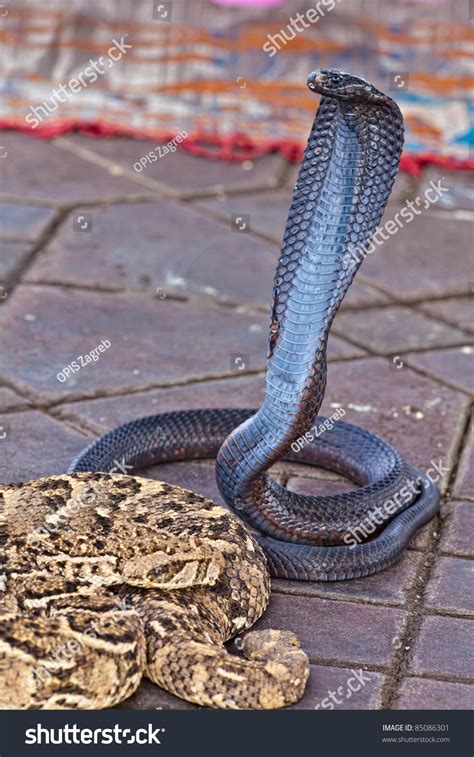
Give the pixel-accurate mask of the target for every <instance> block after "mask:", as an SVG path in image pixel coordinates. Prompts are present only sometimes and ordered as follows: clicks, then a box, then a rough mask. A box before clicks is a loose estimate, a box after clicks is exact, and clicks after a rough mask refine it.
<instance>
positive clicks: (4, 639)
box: [0, 473, 309, 709]
mask: <svg viewBox="0 0 474 757" xmlns="http://www.w3.org/2000/svg"><path fill="white" fill-rule="evenodd" d="M0 505H1V506H0V556H1V558H2V559H1V566H0V567H1V578H0V708H1V709H17V708H21V709H31V708H35V709H37V708H39V709H97V708H103V707H111V706H113V705H114V704H117V703H118V702H121V701H122V700H123V699H126V698H127V697H129V696H130V695H131V694H133V692H134V691H135V690H136V689H137V687H138V685H139V684H140V681H141V679H142V676H143V675H145V676H147V677H148V678H149V679H150V680H151V681H153V682H155V683H157V684H158V685H159V686H161V687H163V688H165V689H166V690H167V691H169V692H171V693H173V694H176V695H177V696H179V697H182V698H183V699H187V700H189V701H190V702H194V703H195V704H198V705H203V706H207V707H219V708H230V709H234V708H239V709H247V708H252V709H269V708H276V707H282V706H284V705H288V704H291V703H292V702H295V701H297V700H298V699H300V697H301V696H302V694H303V691H304V687H305V684H306V680H307V677H308V672H309V663H308V658H307V656H306V654H305V653H304V652H303V651H302V650H301V649H300V647H299V643H298V640H297V639H296V637H295V636H294V635H293V634H292V633H290V632H287V631H275V630H265V631H251V632H250V633H247V634H246V635H245V636H244V637H243V639H242V641H241V651H242V654H243V656H242V657H239V656H237V655H232V654H229V653H228V652H227V650H226V649H225V647H224V642H225V641H227V640H228V639H229V638H231V637H232V636H235V635H236V634H241V633H243V632H245V631H246V630H247V629H248V628H250V626H252V625H253V623H254V622H255V621H256V620H257V619H258V618H259V617H260V615H261V614H262V612H263V611H264V610H265V607H266V605H267V602H268V597H269V588H270V586H269V583H270V582H269V576H268V569H267V566H266V561H265V557H264V555H263V552H262V550H261V548H260V547H259V545H258V544H257V543H256V542H255V541H254V539H252V537H251V536H250V535H249V533H248V531H247V529H246V528H245V526H244V525H243V524H242V523H241V521H240V520H239V519H238V518H236V517H235V516H234V515H232V514H231V513H229V512H228V511H227V510H225V509H224V508H223V507H220V506H218V505H215V504H214V503H213V502H210V501H209V500H206V499H204V498H203V497H200V496H198V495H197V494H194V493H193V492H189V491H186V490H184V489H181V488H179V487H176V486H169V485H168V484H164V483H162V482H159V481H151V480H147V479H144V478H135V477H132V476H124V475H120V474H114V475H110V474H103V473H100V474H99V473H78V474H73V475H62V476H51V477H49V478H43V479H39V480H37V481H32V482H30V483H27V484H12V485H10V486H3V487H0Z"/></svg>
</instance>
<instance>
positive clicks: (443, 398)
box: [0, 132, 474, 709]
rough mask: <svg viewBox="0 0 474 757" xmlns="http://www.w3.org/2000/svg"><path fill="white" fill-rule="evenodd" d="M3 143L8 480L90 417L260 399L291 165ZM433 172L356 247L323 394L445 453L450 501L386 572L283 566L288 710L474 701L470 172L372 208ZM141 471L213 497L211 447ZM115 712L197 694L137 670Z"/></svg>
mask: <svg viewBox="0 0 474 757" xmlns="http://www.w3.org/2000/svg"><path fill="white" fill-rule="evenodd" d="M0 141H1V142H2V150H1V151H0V152H1V154H2V155H4V154H5V153H6V156H5V157H4V158H2V160H1V161H0V169H1V177H2V181H1V187H0V192H1V194H0V216H1V219H2V225H1V232H0V236H1V242H0V245H1V255H0V286H1V288H0V320H1V334H0V378H1V383H2V386H1V387H0V413H1V415H0V445H1V451H2V454H1V457H0V481H2V482H10V481H23V480H27V479H30V478H34V477H38V476H40V475H49V474H53V473H59V472H63V471H64V470H65V469H66V467H67V466H68V464H69V462H70V461H71V459H72V458H73V457H74V455H76V453H77V452H79V450H81V449H82V448H83V447H84V446H85V444H86V443H87V442H88V441H89V440H90V439H91V438H93V437H94V436H95V435H96V434H97V433H99V432H101V431H103V430H104V429H108V428H111V427H112V426H114V425H116V424H118V423H122V422H124V421H126V420H129V419H132V418H136V417H139V416H142V415H148V414H151V413H155V412H159V411H163V410H169V409H178V408H182V409H185V408H192V407H205V406H208V407H210V406H214V407H219V406H235V407H239V406H240V407H246V406H252V405H257V404H258V403H259V401H260V399H261V397H262V387H263V370H264V359H265V354H266V342H267V328H268V305H269V301H270V297H271V285H272V279H273V271H274V267H275V263H276V259H277V255H278V248H279V240H280V237H281V234H282V230H283V226H284V222H285V219H286V213H287V210H288V205H289V199H290V195H291V190H292V185H293V183H294V180H295V169H294V167H292V166H289V165H287V164H285V162H284V161H283V160H282V159H281V158H280V157H277V156H270V157H265V158H263V159H260V160H258V161H257V162H255V163H254V164H252V163H250V162H244V163H242V164H232V165H230V164H224V163H220V162H213V161H204V160H202V159H199V158H195V157H192V156H190V155H187V154H185V153H181V152H176V153H174V154H167V155H165V156H163V157H162V158H160V160H158V161H157V162H155V163H153V164H151V165H150V166H148V167H147V168H146V169H145V170H144V171H143V172H142V173H140V174H139V173H136V172H135V171H134V169H133V164H134V163H135V162H136V161H137V160H139V158H140V157H141V156H143V155H145V154H146V153H147V152H148V151H149V150H151V149H153V148H154V147H155V145H154V143H151V142H150V143H148V142H139V141H129V140H125V139H119V138H116V139H107V140H93V139H87V138H83V137H80V136H69V137H63V138H59V139H57V140H55V141H54V142H49V143H48V142H42V141H39V140H38V139H35V138H32V137H27V136H23V135H20V134H17V133H5V132H4V133H2V135H1V140H0ZM442 175H443V177H444V178H443V185H444V186H447V187H449V191H447V192H445V193H444V194H443V195H442V197H441V198H440V199H439V201H438V203H436V204H434V205H432V206H431V207H430V208H429V209H424V210H423V211H419V212H418V213H417V214H416V217H415V219H414V220H413V221H412V222H411V223H407V224H406V225H405V226H403V228H398V229H397V230H396V233H394V234H393V236H389V237H388V239H387V241H385V242H383V244H382V245H381V246H380V247H378V248H377V249H376V250H375V252H374V253H373V254H372V255H371V256H370V257H368V259H367V260H366V261H365V262H364V263H363V265H362V267H361V270H360V272H359V274H358V276H357V279H356V282H355V283H354V284H353V286H352V288H351V290H350V293H349V295H348V297H347V298H346V301H345V303H344V306H343V308H342V310H341V312H340V314H339V315H338V316H337V318H336V321H335V323H334V328H333V332H332V335H331V338H330V348H329V353H330V365H329V380H328V390H327V396H326V399H325V401H324V406H323V409H322V410H323V412H324V413H325V414H332V413H333V412H334V411H335V409H337V408H338V407H342V408H343V409H344V410H345V413H346V415H345V420H348V421H349V422H355V423H358V424H360V425H362V426H364V427H366V428H369V429H370V430H372V431H375V432H377V433H378V434H380V435H382V436H384V437H385V438H386V439H387V440H388V441H389V442H391V443H392V444H394V445H395V446H396V447H397V448H398V449H399V450H400V452H401V453H403V454H404V455H405V456H406V458H407V459H408V460H409V461H411V462H412V463H413V464H415V465H416V466H417V467H418V468H419V469H420V470H422V471H426V470H427V469H428V468H430V466H432V465H433V464H434V463H436V464H437V465H438V466H439V467H441V468H442V471H443V476H442V479H441V480H440V485H441V487H442V491H443V504H442V509H441V514H440V516H439V518H437V519H436V520H435V521H434V522H433V523H431V524H430V525H429V526H428V527H427V528H425V529H424V531H423V532H422V533H421V534H419V535H418V536H417V538H416V539H415V540H414V542H413V543H412V545H411V546H410V549H409V550H408V551H407V552H406V554H405V556H404V557H403V559H402V560H401V561H400V562H399V563H398V564H397V565H395V566H394V567H393V568H391V569H390V570H387V571H385V572H384V573H381V574H379V575H376V576H371V577H369V578H365V579H359V580H356V581H348V582H343V583H337V584H334V583H330V584H324V583H297V582H293V581H282V580H276V581H274V582H273V590H274V593H273V596H272V600H271V604H270V608H269V610H268V612H267V614H266V615H265V617H264V618H263V619H262V621H261V622H260V623H259V624H258V625H259V627H262V628H263V627H268V626H274V627H276V628H288V629H292V630H294V631H295V632H296V633H297V634H298V636H299V637H300V639H301V641H302V644H303V646H304V648H305V650H306V651H307V652H308V654H309V655H310V658H311V662H312V668H311V677H310V681H309V684H308V687H307V691H306V694H305V697H304V699H303V700H302V702H300V703H299V704H298V705H297V707H298V708H306V709H310V708H313V707H319V708H322V709H326V708H329V707H333V706H336V707H340V708H354V709H366V708H392V709H414V708H453V709H454V708H468V707H472V706H473V703H474V701H473V695H472V691H473V689H472V688H471V687H470V686H469V683H470V682H472V680H473V678H474V655H473V654H472V646H470V644H472V637H473V634H472V629H473V627H474V626H473V620H472V617H473V612H474V606H473V604H472V592H471V593H469V591H468V589H469V578H470V577H471V579H472V566H473V562H472V558H473V556H474V555H473V547H472V537H471V538H470V533H471V534H472V525H473V521H474V481H473V473H472V467H471V468H470V467H469V462H470V460H471V459H472V449H473V444H474V441H473V437H472V434H470V433H469V425H468V424H469V413H470V393H472V389H473V375H474V373H473V370H472V366H473V355H474V347H473V346H471V345H472V344H473V334H474V324H473V321H472V313H473V303H474V270H473V266H472V248H473V229H474V224H473V221H474V212H473V207H472V197H473V194H474V192H473V190H472V188H469V177H468V176H466V175H463V174H462V173H458V174H449V173H445V174H441V173H439V172H438V171H436V170H434V169H429V170H427V171H426V172H425V175H423V176H422V177H421V178H420V179H419V180H413V179H411V178H409V177H407V176H406V175H401V176H400V177H399V178H398V179H397V183H396V187H395V190H394V193H393V195H392V198H391V200H390V204H389V206H388V208H387V210H386V214H385V218H384V221H383V223H385V222H386V221H388V220H390V219H393V218H394V216H395V215H396V213H397V212H398V210H399V209H400V207H401V206H402V204H403V203H404V202H405V201H406V200H412V201H413V200H415V198H416V197H417V196H420V197H422V198H423V197H424V191H425V189H426V188H427V187H428V186H429V181H430V180H433V181H434V182H435V183H436V182H437V181H438V179H439V178H441V176H442ZM104 339H107V340H109V341H110V348H109V349H107V350H106V351H105V352H102V353H100V354H99V360H97V361H94V360H92V359H91V360H90V362H88V363H87V364H86V365H84V367H82V368H81V369H80V370H78V371H75V372H73V369H71V375H70V377H69V378H68V379H67V380H65V381H64V380H63V381H61V378H64V375H63V374H61V372H62V371H63V369H64V368H66V367H67V366H69V365H70V364H71V363H72V362H73V361H74V360H76V359H77V357H78V356H79V355H83V356H85V355H87V354H89V353H90V352H91V350H94V348H96V347H97V345H98V344H99V343H101V341H102V340H104ZM58 374H59V376H60V378H59V379H58V378H57V376H58ZM274 472H275V474H276V475H277V476H278V477H279V480H280V481H282V482H283V483H285V484H286V485H287V486H288V487H289V488H290V489H293V490H294V491H299V492H312V493H318V492H334V491H336V490H337V489H343V488H348V484H347V483H344V482H341V481H338V479H337V477H336V476H335V475H333V474H330V473H328V472H324V471H321V470H315V469H314V468H310V467H308V466H301V465H297V464H294V463H288V464H287V463H279V464H278V465H277V466H276V468H275V471H274ZM149 475H153V476H155V477H159V478H162V479H164V480H166V481H169V482H171V483H176V484H181V485H183V486H185V487H187V488H189V489H192V490H194V491H196V492H199V493H202V494H204V495H206V496H210V497H212V498H214V499H215V500H216V501H220V497H219V494H218V492H217V489H216V485H215V483H214V476H213V467H212V461H199V462H193V463H179V464H167V465H163V466H157V467H155V468H154V469H153V470H152V471H150V472H149ZM471 586H472V580H471ZM351 671H352V672H351ZM361 671H362V672H361ZM355 673H357V675H358V676H359V678H358V679H357V678H353V676H354V674H355ZM357 681H359V682H357ZM351 685H352V687H353V688H354V689H357V688H358V691H354V692H351V688H350V687H351ZM331 692H333V693H332V694H331ZM334 702H335V703H336V704H334ZM122 706H123V707H127V708H128V707H135V708H159V707H163V708H188V707H191V705H188V704H186V703H183V702H181V701H180V700H177V699H175V698H174V697H171V696H169V695H168V694H166V693H164V692H162V691H161V690H160V689H158V688H157V687H156V686H153V685H152V684H150V683H148V682H144V684H143V685H142V687H141V688H140V690H139V692H138V693H137V694H136V695H135V696H134V697H132V699H130V700H129V701H128V702H126V703H124V704H123V705H122Z"/></svg>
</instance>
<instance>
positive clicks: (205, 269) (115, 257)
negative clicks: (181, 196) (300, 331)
mask: <svg viewBox="0 0 474 757" xmlns="http://www.w3.org/2000/svg"><path fill="white" fill-rule="evenodd" d="M79 212H80V211H75V212H74V215H76V216H77V213H79ZM91 215H92V232H91V233H90V234H82V233H78V232H77V231H76V230H75V229H74V227H73V219H72V218H68V219H67V221H66V222H65V223H64V224H63V225H62V228H61V230H60V231H59V233H58V234H57V235H56V237H55V238H54V239H53V240H52V242H51V243H50V244H49V245H48V247H47V248H46V250H45V252H44V253H42V254H41V256H40V257H39V258H38V260H37V261H36V262H35V264H34V266H33V267H32V268H31V269H30V271H29V272H28V275H27V280H28V281H33V282H34V281H45V282H57V281H59V282H64V283H68V284H79V285H86V286H88V287H100V288H102V287H104V286H105V287H107V288H108V287H110V288H116V289H122V288H123V289H140V290H148V291H151V292H156V291H157V290H158V292H157V293H158V297H161V298H162V299H163V298H165V297H166V294H167V293H173V292H175V293H176V292H177V293H178V294H184V295H188V294H204V295H210V296H212V297H216V298H218V299H221V300H230V301H233V302H236V303H238V302H245V303H255V304H258V305H262V306H269V305H270V302H271V297H272V282H273V275H274V270H275V266H276V262H277V253H278V251H277V249H276V247H275V246H274V245H272V244H270V243H269V242H265V241H263V240H261V239H258V238H255V237H253V236H251V235H249V234H242V233H239V232H236V231H233V228H232V226H231V224H230V222H229V223H227V222H226V223H224V222H222V221H215V220H214V219H211V218H208V217H207V216H204V215H203V214H202V213H201V212H199V210H198V209H195V208H193V207H189V206H187V205H183V204H181V205H180V204H179V203H177V202H173V201H171V200H164V201H159V202H157V203H140V204H131V205H113V206H112V207H109V208H105V209H100V210H98V209H94V210H93V212H92V213H91ZM131 249H133V256H131V255H130V250H131Z"/></svg>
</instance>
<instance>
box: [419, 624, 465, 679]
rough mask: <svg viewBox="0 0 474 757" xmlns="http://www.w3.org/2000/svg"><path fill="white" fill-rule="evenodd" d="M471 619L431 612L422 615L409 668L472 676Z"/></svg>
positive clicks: (428, 672) (423, 671)
mask: <svg viewBox="0 0 474 757" xmlns="http://www.w3.org/2000/svg"><path fill="white" fill-rule="evenodd" d="M473 632H474V621H472V620H464V619H461V618H446V617H440V616H431V617H427V618H425V619H424V621H423V624H422V626H421V630H420V632H419V635H418V638H417V640H416V642H415V648H414V654H413V662H412V668H411V670H412V672H414V673H424V674H428V675H432V676H435V677H436V676H437V675H440V674H442V675H450V676H459V677H460V678H472V677H474V656H473V654H472V636H473Z"/></svg>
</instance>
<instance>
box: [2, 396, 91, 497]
mask: <svg viewBox="0 0 474 757" xmlns="http://www.w3.org/2000/svg"><path fill="white" fill-rule="evenodd" d="M3 434H5V436H4V437H3V438H1V437H2V436H3ZM89 441H90V439H87V438H86V437H84V436H82V434H79V433H78V432H77V431H74V430H72V429H70V428H68V427H67V426H64V425H63V424H62V423H60V422H59V421H57V420H55V419H54V418H49V417H48V416H47V415H45V414H44V413H40V412H38V411H36V410H26V411H24V412H18V413H8V414H6V415H5V414H4V415H0V452H1V454H0V481H1V482H2V483H3V484H9V483H14V482H17V481H29V480H31V479H34V478H40V476H51V475H53V474H54V473H64V472H65V471H66V470H67V467H68V466H69V463H70V462H71V460H73V458H74V457H75V456H76V455H77V453H78V452H79V451H80V450H81V449H82V448H83V447H84V446H85V445H86V444H88V442H89Z"/></svg>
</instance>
